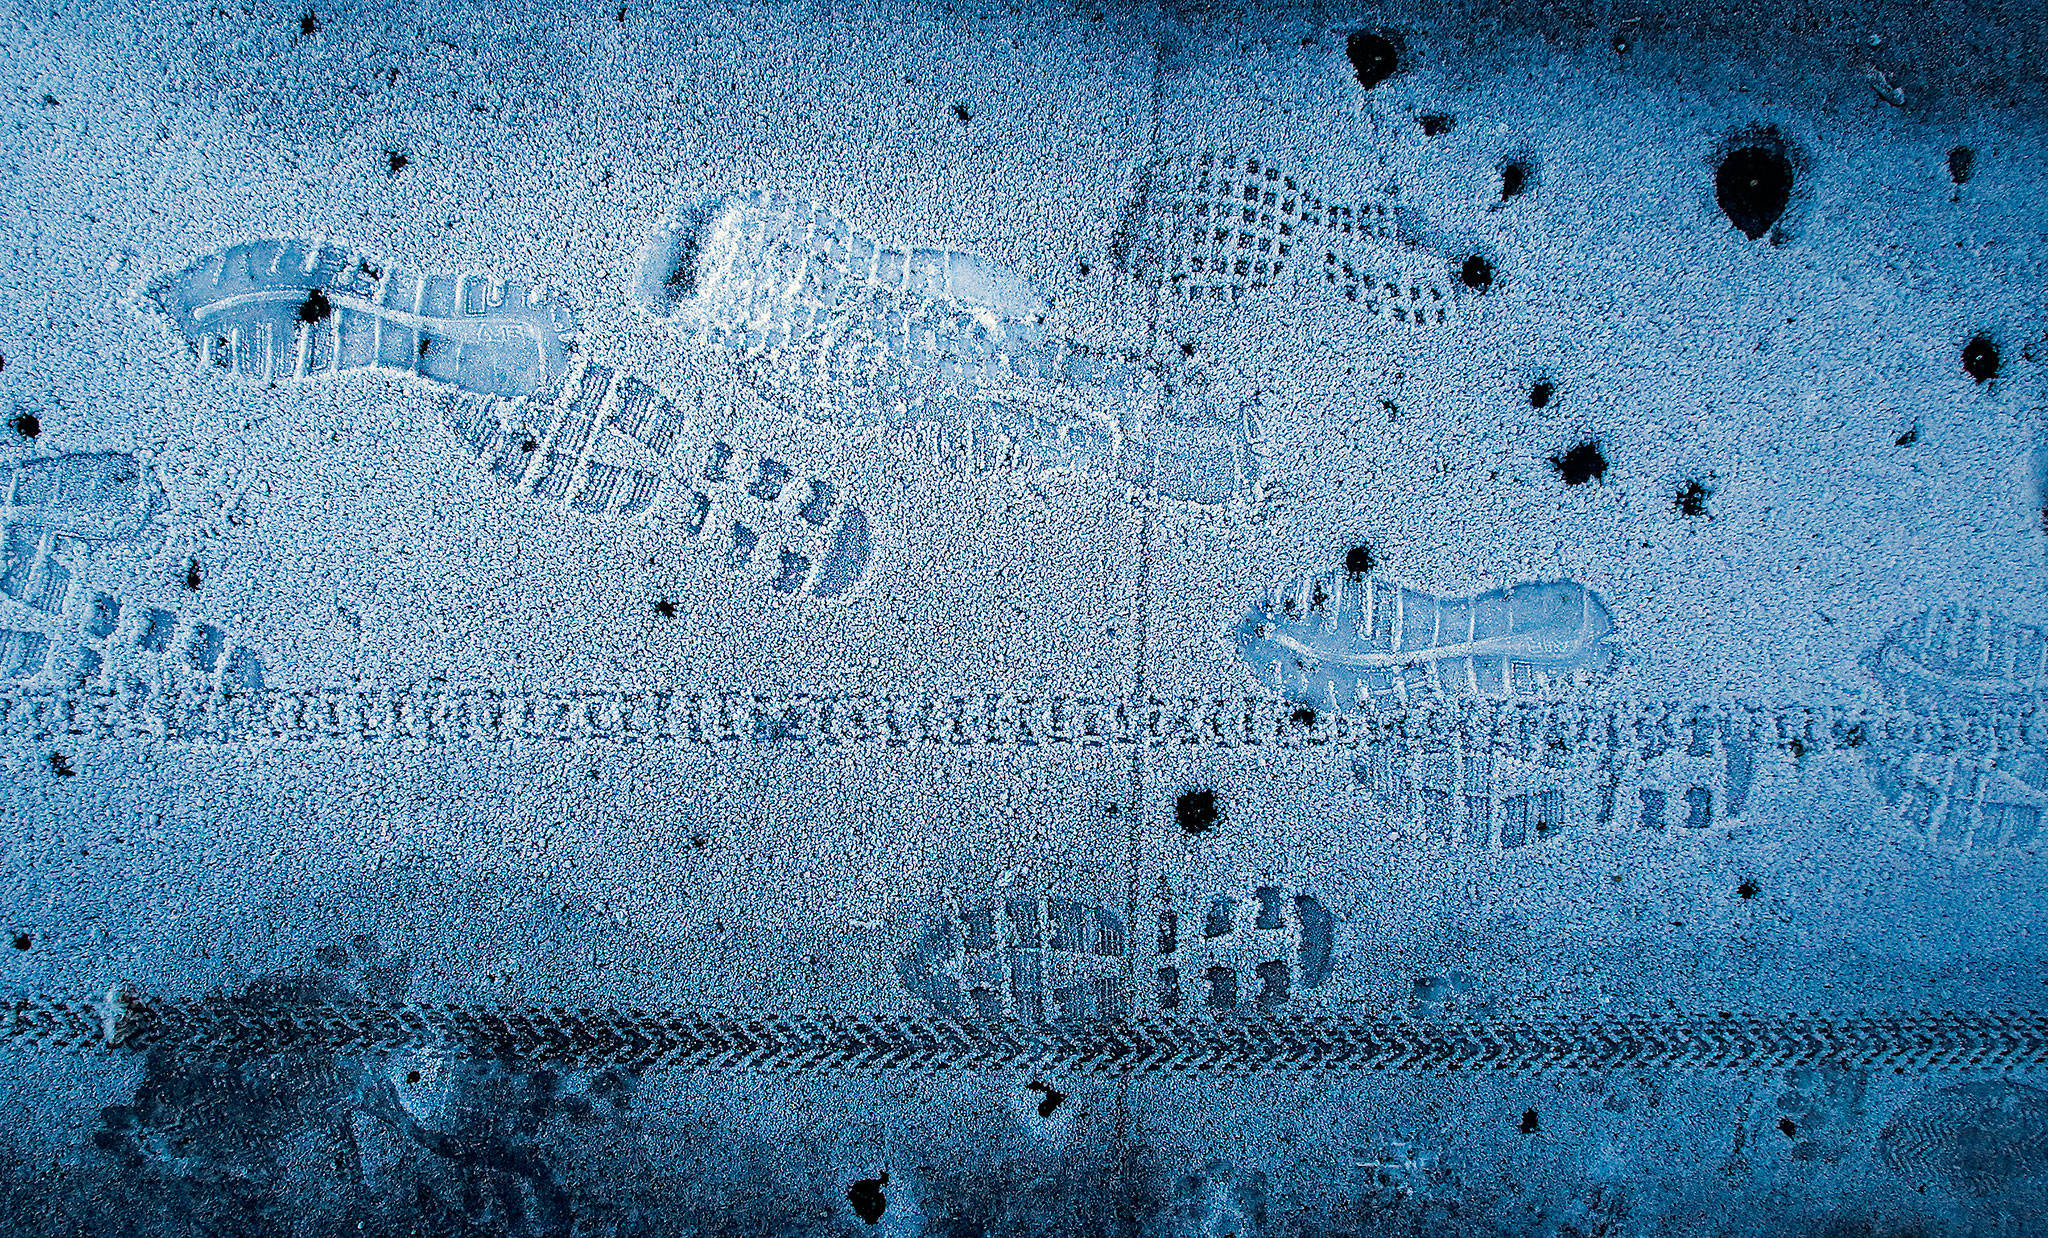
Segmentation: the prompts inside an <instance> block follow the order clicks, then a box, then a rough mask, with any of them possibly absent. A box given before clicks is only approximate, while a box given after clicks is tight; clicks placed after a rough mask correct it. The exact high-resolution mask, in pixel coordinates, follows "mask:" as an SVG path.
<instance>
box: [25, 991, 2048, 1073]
mask: <svg viewBox="0 0 2048 1238" xmlns="http://www.w3.org/2000/svg"><path fill="white" fill-rule="evenodd" d="M5 1032H6V1039H7V1040H8V1041H9V1042H11V1043H13V1044H15V1045H16V1046H26V1047H30V1048H36V1049H45V1050H89V1049H116V1048H120V1049H129V1050H141V1049H164V1050H168V1051H172V1052H178V1053H187V1054H195V1055H199V1056H206V1057H216V1058H224V1059H246V1058H254V1057H263V1056H268V1055H275V1054H281V1053H290V1052H294V1051H314V1052H325V1053H340V1054H377V1053H389V1052H395V1051H404V1050H418V1051H425V1052H428V1053H432V1054H439V1055H445V1056H452V1057H474V1058H487V1059H500V1060H512V1061H521V1062H550V1063H557V1064H563V1065H573V1066H593V1067H594V1066H601V1065H612V1066H634V1067H649V1066H656V1065H662V1066H669V1067H681V1068H686V1069H702V1070H743V1071H813V1070H816V1071H827V1070H829V1071H849V1070H850V1071H877V1070H958V1069H967V1070H980V1069H1002V1068H1009V1067H1016V1066H1039V1067H1042V1066H1047V1065H1058V1066H1061V1067H1064V1068H1066V1069H1069V1070H1081V1071H1091V1072H1095V1073H1102V1074H1122V1073H1143V1072H1152V1071H1162V1070H1163V1071H1182V1072H1184V1071H1213V1072H1223V1073H1240V1072H1248V1071H1274V1070H1278V1071H1403V1072H1405V1071H1421V1072H1427V1073H1450V1072H1481V1073H1504V1074H1516V1075H1526V1074H1546V1073H1559V1072H1562V1073H1571V1072H1580V1071H1592V1070H1610V1069H1615V1068H1623V1067H1626V1068H1638V1069H1665V1070H1689V1071H1703V1072H1715V1073H1732V1074H1747V1073H1753V1072H1758V1071H1775V1070H1782V1069H1788V1068H1793V1067H1810V1066H1814V1065H1828V1066H1835V1067H1842V1068H1854V1069H1865V1070H1890V1071H1894V1072H1901V1073H1903V1072H1908V1071H1915V1072H1986V1071H1989V1072H2004V1073H2010V1072H2015V1071H2033V1070H2040V1069H2048V1015H2043V1014H2041V1013H2039V1012H2036V1011H2011V1012H1999V1013H1989V1014H1961V1013H1955V1012H1940V1013H1907V1014H1883V1013H1879V1014H1848V1015H1820V1014H1785V1015H1776V1016H1761V1015H1735V1014H1729V1013H1725V1012H1724V1013H1721V1014H1716V1015H1709V1016H1687V1015H1667V1016H1640V1017H1629V1016H1616V1015H1581V1016H1572V1015H1566V1016H1556V1017H1538V1018H1527V1019H1511V1020H1497V1021H1489V1022H1479V1021H1447V1022H1429V1021H1417V1020H1406V1019H1377V1018H1370V1017H1361V1016H1351V1015H1320V1016H1304V1017H1298V1018H1284V1019H1283V1018H1243V1019H1221V1020H1197V1019H1150V1018H1148V1019H1135V1020H1108V1021H1090V1022H1076V1023H1021V1022H990V1023H971V1022H961V1021H956V1020H949V1019H936V1018H934V1019H904V1020H887V1019H885V1020H879V1021H868V1020H863V1019H858V1018H848V1017H832V1016H807V1015H790V1016H778V1015H760V1016H742V1015H726V1014H716V1013H703V1012H692V1011H672V1012H649V1011H642V1010H632V1009H626V1010H618V1009H595V1008H590V1007H567V1006H491V1005H481V1004H469V1005H459V1004H424V1003H422V1004H391V1003H378V1002H363V1003H344V1002H330V1001H303V1002H287V1001H277V1000H256V999H247V998H238V999H228V1000H213V1001H197V1002H177V1001H168V1000H166V1001H158V1000H154V999H148V998H137V997H119V998H116V997H110V999H109V1001H108V1003H105V1004H98V1005H95V1004H92V1003H83V1002H71V1001H61V1000H53V999H49V998H24V999H18V1000H16V1001H14V1002H13V1003H11V1004H10V1006H9V1007H8V1012H7V1017H6V1022H5Z"/></svg>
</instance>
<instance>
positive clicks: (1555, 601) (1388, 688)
mask: <svg viewBox="0 0 2048 1238" xmlns="http://www.w3.org/2000/svg"><path fill="white" fill-rule="evenodd" d="M1613 631H1614V622H1613V620H1612V619H1610V618H1609V617H1608V613H1607V607H1606V605H1605V604H1604V603H1603V602H1601V600H1600V599H1599V597H1598V596H1596V595H1595V594H1594V593H1593V592H1592V591H1590V590H1588V589H1587V588H1586V587H1585V586H1583V585H1576V584H1573V583H1571V582H1569V581H1545V582H1541V583H1534V584H1521V585H1514V586H1510V587H1509V588H1506V589H1496V590H1494V591H1492V592H1490V593H1482V594H1478V595H1476V596H1472V597H1463V598H1438V597H1432V596H1430V595H1429V594H1425V593H1418V592H1416V591H1415V590H1413V589H1407V588H1403V587H1400V586H1398V585H1394V584H1392V583H1389V582H1386V581H1381V580H1376V579H1365V578H1360V577H1358V576H1355V575H1353V574H1351V573H1348V572H1344V571H1341V570H1340V571H1334V572H1325V573H1323V574H1322V575H1319V576H1311V577H1308V578H1306V579H1304V580H1299V581H1295V582H1291V583H1289V584H1286V585H1283V586H1281V587H1279V588H1277V589H1275V590H1273V592H1272V594H1271V595H1270V596H1269V598H1268V599H1267V600H1266V601H1265V602H1263V603H1261V604H1260V605H1258V606H1255V607H1253V608H1252V610H1251V612H1250V613H1249V614H1248V615H1247V616H1246V617H1245V619H1244V621H1243V622H1242V623H1240V624H1239V625H1238V630H1237V642H1238V650H1239V653H1240V654H1241V656H1242V657H1243V658H1244V660H1245V662H1246V663H1247V664H1249V665H1250V666H1251V668H1252V670H1253V671H1254V672H1255V673H1256V674H1257V675H1258V676H1259V678H1260V679H1261V680H1263V681H1265V682H1266V683H1268V684H1269V685H1271V686H1273V687H1274V688H1277V689H1278V690H1279V691H1280V692H1281V693H1282V694H1284V695H1285V696H1287V697H1288V698H1289V699H1291V700H1296V701H1300V702H1302V703H1304V704H1308V705H1312V706H1315V707H1318V708H1324V709H1333V710H1337V711H1339V712H1343V711H1347V710H1356V709H1358V708H1360V707H1361V706H1384V705H1409V704H1414V703H1417V702H1419V701H1423V700H1429V699H1437V698H1446V697H1467V696H1484V697H1511V696H1520V695H1529V694H1533V693H1538V692H1543V691H1545V690H1547V689H1549V688H1550V687H1551V686H1552V685H1553V683H1555V682H1557V681H1560V680H1562V679H1564V678H1565V677H1566V676H1569V675H1572V674H1576V673H1581V672H1584V673H1591V672H1596V671H1601V670H1605V669H1606V668H1607V666H1608V664H1609V662H1610V661H1612V659H1613V651H1612V650H1611V649H1610V648H1609V647H1608V645H1607V643H1606V641H1607V638H1608V637H1609V636H1610V635H1611V634H1612V633H1613Z"/></svg>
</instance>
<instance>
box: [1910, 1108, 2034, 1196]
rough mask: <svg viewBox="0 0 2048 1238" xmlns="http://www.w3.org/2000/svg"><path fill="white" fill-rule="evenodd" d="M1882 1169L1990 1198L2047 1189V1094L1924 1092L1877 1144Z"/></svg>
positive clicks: (1915, 1181) (1921, 1182)
mask: <svg viewBox="0 0 2048 1238" xmlns="http://www.w3.org/2000/svg"><path fill="white" fill-rule="evenodd" d="M1877 1155H1878V1159H1879V1160H1880V1161H1882V1162H1883V1163H1884V1165H1885V1167H1886V1168H1888V1169H1890V1170H1892V1172H1894V1173H1897V1174H1900V1175H1902V1176H1904V1177H1905V1178H1906V1179H1907V1180H1908V1182H1909V1183H1911V1184H1913V1185H1918V1186H1923V1187H1924V1186H1925V1185H1926V1184H1928V1183H1934V1184H1938V1185H1940V1186H1944V1187H1947V1188H1948V1189H1949V1190H1952V1191H1956V1192H1958V1193H1961V1194H1964V1195H1975V1196H1989V1195H1998V1194H2002V1193H2005V1192H2008V1191H2011V1190H2013V1189H2014V1188H2015V1187H2022V1186H2028V1185H2031V1186H2033V1187H2034V1188H2035V1189H2036V1190H2039V1189H2040V1188H2041V1187H2044V1186H2048V1181H2044V1179H2048V1092H2043V1091H2042V1090H2041V1089H2039V1088H2034V1087H2029V1086H2027V1085H2026V1084H2023V1083H2015V1082H2013V1081H2012V1080H2009V1079H1981V1080H1973V1081H1971V1082H1968V1083H1959V1084H1956V1085H1954V1086H1951V1087H1945V1088H1941V1089H1939V1090H1937V1091H1932V1092H1927V1093H1923V1094H1922V1095H1920V1096H1919V1097H1917V1098H1915V1099H1914V1100H1912V1101H1909V1102H1908V1103H1907V1104H1906V1105H1905V1106H1904V1107H1903V1108H1901V1109H1900V1110H1899V1112H1898V1113H1897V1114H1895V1115H1893V1117H1892V1120H1891V1121H1890V1122H1887V1123H1886V1124H1885V1127H1884V1130H1883V1131H1881V1132H1880V1133H1879V1134H1878V1137H1877Z"/></svg>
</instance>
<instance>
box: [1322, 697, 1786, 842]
mask: <svg viewBox="0 0 2048 1238" xmlns="http://www.w3.org/2000/svg"><path fill="white" fill-rule="evenodd" d="M1352 773H1353V775H1354V776H1355V777H1356V778H1357V779H1358V782H1359V784H1360V785H1361V786H1363V787H1365V788H1366V789H1367V791H1368V792H1370V793H1371V795H1372V797H1373V799H1374V801H1375V802H1377V803H1378V804H1379V805H1380V807H1381V808H1383V809H1385V810H1386V811H1387V812H1388V813H1389V814H1391V815H1392V816H1393V817H1394V818H1395V819H1396V820H1398V821H1405V822H1409V823H1411V824H1412V825H1413V826H1414V827H1415V828H1417V829H1418V830H1419V831H1420V832H1421V833H1422V834H1423V835H1424V837H1425V838H1426V839H1427V840H1428V841H1430V842H1432V843H1434V844H1436V845H1439V846H1450V847H1465V848H1473V849H1482V850H1491V851H1495V852H1501V851H1511V850H1514V849H1516V848H1519V847H1526V846H1530V845H1532V844H1534V843H1537V842H1541V841H1545V840H1547V839H1552V838H1556V837H1558V836H1559V835H1560V834H1562V833H1563V832H1565V831H1566V830H1568V829H1578V828H1584V827H1588V826H1592V825H1606V824H1609V823H1611V822H1616V821H1619V822H1620V823H1621V824H1622V825H1624V826H1638V827H1641V828H1643V829H1647V830H1652V831H1656V832H1659V833H1662V832H1664V831H1666V830H1704V829H1709V828H1715V827H1721V826H1725V825H1727V824H1728V823H1729V822H1730V821H1732V820H1734V819H1736V818H1738V817H1740V816H1741V815H1742V812H1743V810H1744V808H1746V807H1747V805H1748V802H1749V796H1750V790H1751V787H1752V785H1753V784H1754V782H1755V778H1756V752H1755V748H1754V746H1753V745H1752V744H1751V743H1750V741H1749V740H1748V739H1747V738H1746V737H1744V736H1743V735H1740V734H1738V733H1737V732H1736V731H1735V730H1734V729H1733V728H1732V727H1731V726H1730V725H1729V724H1727V723H1726V722H1725V721H1724V720H1720V719H1715V718H1711V717H1702V718H1698V719H1695V720H1693V721H1690V722H1685V721H1681V720H1676V719H1664V720H1663V721H1662V722H1661V724H1652V723H1647V722H1646V723H1644V724H1642V725H1641V726H1640V727H1639V729H1638V730H1637V731H1635V732H1633V733H1627V732H1624V733H1622V734H1619V735H1615V736H1613V737H1611V738H1610V739H1609V740H1607V741H1606V742H1601V743H1594V744H1587V745H1582V746H1577V747H1565V746H1560V747H1556V748H1551V749H1547V750H1545V751H1543V752H1542V753H1541V754H1539V759H1537V760H1533V761H1530V760H1521V759H1518V758H1515V757H1510V756H1506V755H1504V754H1500V753H1496V752H1493V751H1491V750H1490V749H1487V748H1483V747H1464V746H1460V745H1457V744H1451V743H1430V744H1422V745H1409V744H1404V743H1400V742H1397V741H1384V742H1380V743H1375V744H1371V745H1368V746H1367V747H1366V748H1365V749H1364V751H1362V752H1361V753H1360V754H1359V757H1358V758H1357V760H1355V761H1354V762H1353V764H1352Z"/></svg>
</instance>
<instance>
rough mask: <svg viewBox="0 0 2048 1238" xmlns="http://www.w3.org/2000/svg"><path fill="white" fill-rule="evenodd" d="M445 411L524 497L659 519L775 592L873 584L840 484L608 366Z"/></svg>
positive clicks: (867, 531) (860, 520) (863, 541)
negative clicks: (709, 426)
mask: <svg viewBox="0 0 2048 1238" xmlns="http://www.w3.org/2000/svg"><path fill="white" fill-rule="evenodd" d="M447 411H448V416H449V420H450V424H451V426H452V428H453V429H454V431H455V435H456V438H457V439H458V440H459V441H460V442H461V443H462V444H463V445H464V446H465V447H466V448H468V449H469V451H470V452H471V453H472V454H473V455H474V456H475V457H476V458H477V460H478V461H479V462H480V463H481V464H482V465H483V466H484V468H485V470H486V471H488V472H489V473H490V474H492V475H493V476H495V477H497V478H498V479H499V480H500V481H502V482H504V483H505V484H507V485H509V486H511V487H513V488H514V489H515V490H517V491H518V492H519V493H521V494H525V495H530V496H534V497H537V498H539V499H541V500H542V501H544V502H547V503H549V504H552V505H554V506H556V507H559V508H561V509H562V510H565V511H573V512H576V513H578V514H580V515H583V516H586V517H590V518H592V519H603V520H618V519H632V518H637V517H642V516H651V518H653V519H657V520H659V521H661V522H662V524H663V525H664V526H665V527H666V528H668V529H669V530H670V531H671V532H672V533H674V534H676V535H677V536H678V537H680V538H682V539H685V540H688V541H690V542H692V543H694V544H695V545H697V546H698V547H699V548H701V549H702V550H703V551H705V552H706V553H711V554H715V555H717V556H719V557H720V558H721V559H722V561H723V563H724V566H725V567H726V568H727V569H728V570H731V571H736V572H740V573H743V574H748V575H752V576H755V577H757V578H761V579H763V580H765V583H767V585H768V586H769V587H770V588H772V589H774V590H775V591H777V592H780V593H787V594H794V593H805V594H808V595H810V596H813V597H824V598H840V597H845V596H846V595H847V594H849V593H851V592H852V591H853V590H854V588H855V587H856V586H858V585H859V584H860V583H861V581H862V580H864V579H865V578H866V576H867V570H868V561H869V558H870V557H871V555H872V545H871V542H872V536H873V530H872V527H871V526H870V524H869V522H868V518H867V514H866V513H865V512H864V511H862V510H861V508H860V507H858V506H856V505H854V504H852V503H849V502H847V501H846V500H845V498H844V496H843V495H842V494H841V492H840V489H839V487H838V486H837V485H836V484H834V483H833V482H830V481H827V480H825V479H823V478H818V477H806V476H800V475H799V474H798V473H797V472H796V471H795V470H794V469H793V468H792V467H791V466H789V465H788V464H785V463H784V462H782V461H781V460H777V459H775V458H773V457H770V456H763V455H759V454H756V453H753V452H749V451H746V450H743V449H742V448H740V447H738V446H736V445H735V444H733V443H731V442H728V441H726V440H725V439H723V438H717V437H713V436H711V435H709V434H707V433H705V431H704V430H703V427H702V426H701V424H699V422H698V421H697V420H696V418H694V417H691V416H689V415H687V414H686V413H685V412H684V411H683V409H681V408H679V407H678V406H677V404H676V402H675V401H674V400H671V399H670V398H669V397H668V396H666V395H664V394H663V393H662V392H660V391H658V390H657V389H655V388H654V387H653V386H651V385H650V384H648V383H646V382H644V381H642V380H640V379H638V378H634V377H632V376H630V375H625V374H620V373H619V372H617V371H615V370H613V369H612V368H611V367H609V366H604V365H596V364H586V365H583V366H581V367H580V368H578V369H577V371H576V372H575V374H574V376H573V377H572V378H571V379H570V381H569V382H567V383H565V384H564V385H563V390H562V394H561V395H560V396H559V397H557V398H555V399H554V400H552V401H551V402H545V403H544V402H541V401H539V400H536V399H519V400H507V399H501V398H496V397H490V396H475V395H458V396H453V397H451V398H450V399H449V402H448V406H447Z"/></svg>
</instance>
